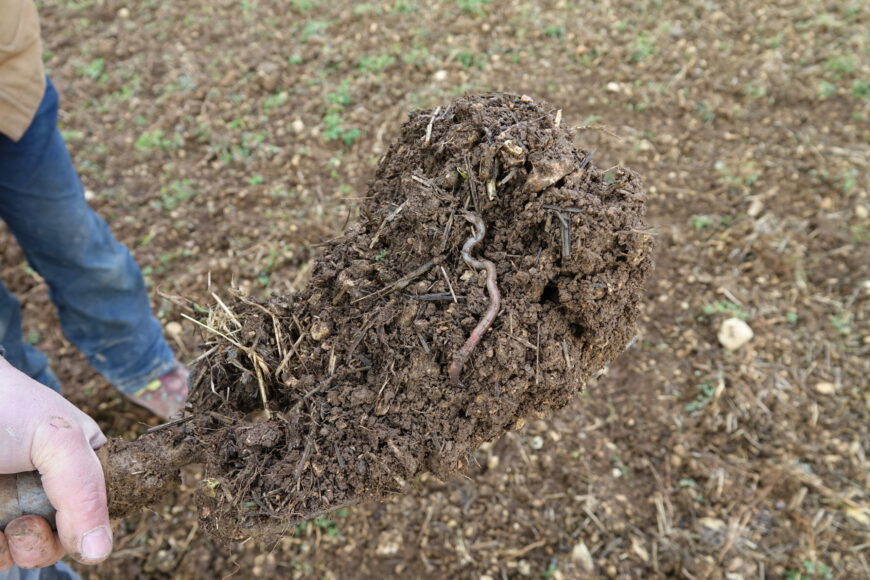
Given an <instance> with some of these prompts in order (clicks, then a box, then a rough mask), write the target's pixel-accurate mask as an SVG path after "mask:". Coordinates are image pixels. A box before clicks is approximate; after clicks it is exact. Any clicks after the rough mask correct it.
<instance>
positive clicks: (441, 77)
mask: <svg viewBox="0 0 870 580" xmlns="http://www.w3.org/2000/svg"><path fill="white" fill-rule="evenodd" d="M432 78H433V79H434V80H436V81H438V82H439V83H440V82H442V81H446V80H447V71H446V70H439V71H435V74H434V75H432Z"/></svg>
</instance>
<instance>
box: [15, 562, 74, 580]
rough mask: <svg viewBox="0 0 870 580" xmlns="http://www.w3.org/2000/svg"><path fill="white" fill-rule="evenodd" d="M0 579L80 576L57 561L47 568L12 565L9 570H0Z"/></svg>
mask: <svg viewBox="0 0 870 580" xmlns="http://www.w3.org/2000/svg"><path fill="white" fill-rule="evenodd" d="M0 580H81V576H79V575H78V574H76V573H75V572H74V571H73V570H72V569H71V568H70V567H69V566H67V565H66V564H64V563H63V562H58V563H57V564H55V565H54V566H49V567H48V568H36V569H31V570H22V569H21V568H19V567H18V566H13V567H12V569H11V570H7V571H6V572H0Z"/></svg>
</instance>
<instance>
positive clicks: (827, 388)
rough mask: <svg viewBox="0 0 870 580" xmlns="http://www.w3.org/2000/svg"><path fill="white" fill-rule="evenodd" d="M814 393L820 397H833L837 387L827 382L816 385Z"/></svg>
mask: <svg viewBox="0 0 870 580" xmlns="http://www.w3.org/2000/svg"><path fill="white" fill-rule="evenodd" d="M816 392H817V393H819V394H822V395H833V394H834V393H836V392H837V385H835V384H834V383H830V382H828V381H822V382H820V383H816Z"/></svg>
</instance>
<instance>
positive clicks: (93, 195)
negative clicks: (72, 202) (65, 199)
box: [85, 189, 97, 201]
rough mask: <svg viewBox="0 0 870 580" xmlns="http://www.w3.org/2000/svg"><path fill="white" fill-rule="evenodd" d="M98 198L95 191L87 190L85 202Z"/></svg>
mask: <svg viewBox="0 0 870 580" xmlns="http://www.w3.org/2000/svg"><path fill="white" fill-rule="evenodd" d="M96 198H97V194H96V193H94V192H93V190H90V189H86V190H85V200H87V201H93V200H95V199H96Z"/></svg>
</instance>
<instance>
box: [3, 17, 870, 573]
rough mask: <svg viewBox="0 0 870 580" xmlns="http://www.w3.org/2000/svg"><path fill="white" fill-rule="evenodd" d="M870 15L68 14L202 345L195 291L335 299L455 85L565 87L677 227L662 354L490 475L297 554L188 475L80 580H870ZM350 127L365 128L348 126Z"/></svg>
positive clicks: (73, 45) (77, 378)
mask: <svg viewBox="0 0 870 580" xmlns="http://www.w3.org/2000/svg"><path fill="white" fill-rule="evenodd" d="M866 4H867V3H861V2H854V1H852V0H850V1H849V2H840V3H831V2H822V1H821V0H807V1H806V2H801V3H771V2H762V1H758V0H756V1H751V2H737V1H735V0H722V1H719V2H716V3H715V6H713V5H711V4H710V3H709V2H706V1H704V0H689V1H688V2H664V3H662V2H657V1H656V2H637V1H635V0H631V1H629V0H614V1H613V2H609V3H606V4H604V3H598V4H595V5H590V4H589V3H580V2H564V1H555V0H542V1H541V2H526V1H520V0H500V1H499V2H484V1H477V0H475V1H466V0H430V1H426V2H423V1H421V0H397V1H393V0H384V1H374V2H365V3H363V2H344V1H340V0H338V1H333V2H326V1H324V0H300V1H298V2H297V1H296V0H293V2H289V3H288V2H286V1H284V2H279V1H276V0H256V1H246V2H242V3H239V2H214V1H213V0H188V1H187V2H184V3H171V2H159V3H153V2H144V3H138V4H136V9H135V10H134V9H133V7H132V5H130V4H129V3H124V2H121V1H119V0H104V1H103V0H101V1H100V2H92V1H90V0H80V1H74V2H51V3H42V4H41V5H40V12H41V15H42V25H43V33H44V39H45V48H46V52H45V55H46V59H47V64H48V67H49V70H50V74H51V75H52V78H53V80H54V82H55V84H56V85H57V86H58V89H59V91H60V93H61V97H62V105H61V127H62V130H63V131H64V134H65V136H66V138H67V142H68V144H69V147H70V150H71V152H72V155H73V157H74V160H75V164H76V166H77V168H78V170H79V172H80V173H81V175H82V179H83V181H84V184H85V187H86V188H87V189H88V190H89V191H90V192H92V195H90V196H89V197H90V198H91V204H92V205H93V207H94V208H95V209H96V210H97V211H98V212H99V213H100V215H102V216H103V217H104V218H106V220H107V221H108V222H109V224H110V225H111V227H112V230H113V232H114V233H115V235H116V237H117V238H118V239H119V240H120V241H121V242H123V243H124V244H126V245H127V246H128V247H129V248H130V250H131V251H132V252H133V254H134V255H135V256H136V259H137V261H138V262H139V263H140V264H141V265H142V267H143V269H144V271H145V276H146V280H147V282H148V284H149V286H150V289H151V297H152V300H153V305H154V311H155V314H156V315H157V316H158V317H159V319H160V320H161V321H162V322H163V324H164V325H165V328H166V331H167V337H168V338H169V340H170V344H172V346H173V347H174V348H175V349H176V352H177V353H178V355H179V357H180V358H181V360H183V361H185V362H190V361H191V360H192V359H194V358H195V357H197V356H198V355H199V354H200V352H201V351H200V349H199V347H198V344H199V343H201V342H202V336H203V335H202V334H200V333H198V332H196V325H194V323H192V322H190V321H188V320H186V319H184V318H182V317H181V314H182V313H185V314H188V315H191V316H194V317H197V316H201V315H202V314H201V313H200V312H199V310H198V309H197V306H196V304H198V305H200V306H203V305H207V304H209V303H212V302H213V301H214V298H213V297H212V292H215V293H217V294H219V295H220V296H222V297H224V299H225V300H226V294H227V291H226V288H228V287H229V286H230V285H231V283H232V284H233V285H235V286H237V287H238V288H239V289H240V290H241V292H243V293H244V294H246V295H252V296H268V292H270V291H273V292H281V293H284V294H289V293H292V292H294V291H297V290H300V289H302V288H304V287H305V284H306V283H307V280H308V278H309V277H310V271H311V269H310V266H311V264H312V262H311V260H312V259H313V257H314V256H316V255H318V254H319V253H320V252H321V251H322V250H323V246H322V245H321V244H322V242H323V241H324V240H325V239H328V238H331V237H334V236H337V235H340V234H341V233H342V231H343V229H344V228H345V227H346V222H347V221H348V217H347V216H348V213H350V216H351V217H350V221H354V220H355V219H356V211H357V209H358V204H359V203H360V196H363V195H364V193H365V191H366V184H367V183H368V182H369V181H370V179H371V177H372V176H373V174H374V171H375V167H376V165H377V162H378V160H379V158H380V157H381V156H383V154H384V153H385V152H386V149H387V145H388V144H389V143H390V142H392V140H393V139H394V138H395V136H396V135H397V134H398V131H399V128H400V126H401V123H402V121H403V120H404V119H405V117H406V114H407V111H410V110H414V109H418V108H427V107H428V108H434V107H435V106H436V105H438V104H443V103H446V102H448V101H449V100H450V99H451V98H452V97H454V96H456V95H460V94H464V93H467V92H481V91H487V90H506V91H513V92H521V93H527V94H530V95H534V96H535V97H536V98H537V97H540V98H543V99H546V100H548V101H549V102H551V103H557V104H558V106H559V107H562V108H563V115H564V117H565V118H566V119H571V120H572V121H574V122H578V121H579V122H580V123H581V124H582V125H584V126H586V127H587V128H586V129H584V130H582V131H581V130H578V138H579V139H580V141H578V142H579V143H582V145H583V147H584V148H587V147H588V148H597V152H596V153H595V157H594V159H595V160H596V161H597V162H598V164H599V166H600V167H602V168H607V167H611V166H613V165H617V164H626V165H629V166H631V167H632V168H633V169H635V170H636V171H638V172H639V173H640V174H642V175H643V181H644V189H645V190H646V193H647V195H648V199H649V201H648V213H647V217H646V221H647V223H649V224H651V225H654V226H655V230H656V232H657V235H656V238H655V241H656V251H655V263H656V268H655V273H654V275H653V277H652V278H651V280H650V282H649V283H648V285H647V287H648V290H647V295H646V296H645V299H644V300H643V301H642V302H641V303H640V305H639V307H640V310H641V316H640V319H639V322H638V330H639V334H640V335H641V339H640V340H639V341H637V343H636V344H635V346H634V347H632V348H631V349H629V350H628V351H627V352H626V353H624V354H623V355H622V356H621V357H619V359H618V360H617V361H616V362H615V363H614V364H612V365H611V366H610V367H609V368H608V371H607V372H606V373H605V374H604V375H602V376H601V377H599V378H598V379H596V380H593V381H590V382H589V383H588V384H587V387H586V390H585V391H584V393H583V394H582V395H581V396H579V397H575V398H574V400H573V402H571V403H570V404H569V405H567V406H566V407H565V408H564V409H562V410H560V411H556V412H554V413H552V414H551V415H550V416H548V417H545V418H542V419H534V420H529V421H528V422H527V423H526V425H525V426H524V427H523V428H522V429H520V430H518V431H511V432H508V433H506V434H505V436H503V437H501V438H499V439H498V440H497V441H496V442H495V443H493V444H492V445H490V444H489V443H487V444H484V445H483V446H482V447H481V449H480V450H478V451H477V452H476V453H475V454H474V457H473V462H472V464H471V465H469V466H468V468H467V469H465V470H464V471H463V472H462V476H460V477H454V478H451V479H449V480H443V481H442V480H439V479H436V478H434V477H428V476H421V477H419V478H416V479H415V480H414V481H412V482H410V487H411V489H410V490H409V491H408V492H407V493H402V494H399V495H391V496H389V497H387V498H386V499H385V500H383V501H371V502H362V503H360V504H358V505H356V506H353V507H351V508H348V509H347V510H337V511H336V512H333V513H332V514H330V515H328V516H326V517H323V518H317V519H315V520H312V521H309V522H305V523H303V524H300V525H299V526H296V527H293V528H290V529H289V530H288V532H287V534H286V535H285V536H284V537H283V538H282V539H281V540H280V541H279V542H273V541H270V542H257V541H245V542H236V543H231V544H227V543H225V542H222V541H218V540H215V539H214V538H213V537H212V536H210V535H209V534H205V533H203V532H202V530H201V525H200V520H199V518H198V516H197V510H196V509H195V508H194V507H193V506H194V503H195V496H196V494H197V493H200V491H199V490H201V489H202V486H203V484H202V483H201V476H202V475H203V474H202V468H200V467H194V468H188V469H184V470H182V475H183V478H182V484H181V486H180V487H179V488H178V489H177V490H176V491H174V492H171V493H170V494H169V495H168V496H167V497H166V499H165V500H164V502H162V503H161V504H159V505H153V507H152V508H151V509H148V510H142V511H138V512H136V513H135V514H134V515H132V516H130V517H127V518H124V519H123V520H122V521H119V522H118V523H117V525H116V526H115V538H116V551H115V553H113V555H112V557H111V558H110V559H109V560H108V561H106V562H104V563H103V564H101V565H100V566H98V567H86V566H77V568H76V569H77V571H78V572H79V573H80V574H81V575H82V576H83V577H84V578H88V579H89V580H98V579H99V580H101V579H103V578H154V579H163V580H170V579H173V580H174V579H184V580H192V579H208V580H212V579H214V578H232V579H233V580H247V579H255V578H294V579H308V578H317V579H319V580H321V579H330V580H338V579H344V578H354V579H356V578H359V579H376V580H384V579H387V578H403V579H404V578H421V579H423V578H425V579H432V580H435V579H442V578H444V579H451V580H452V579H457V578H458V579H463V580H464V579H468V580H489V579H492V580H501V579H506V578H509V579H530V578H540V579H550V580H573V579H575V578H619V579H634V578H684V579H687V580H688V579H692V578H699V579H700V578H707V579H708V580H726V579H727V578H730V579H732V580H736V579H738V578H740V577H743V578H746V579H749V578H760V577H764V578H769V579H783V578H798V577H801V578H813V579H817V580H821V579H823V578H830V577H834V578H844V579H845V578H849V579H851V578H864V577H867V576H868V575H870V572H868V570H870V566H868V557H867V548H866V539H865V538H866V537H867V532H868V523H867V517H868V516H870V511H868V505H870V503H868V502H870V498H868V494H867V491H866V490H867V489H868V485H867V475H866V474H867V470H866V450H867V449H868V445H870V444H868V438H867V429H866V428H863V427H864V426H865V425H867V424H868V423H870V397H868V395H867V389H866V388H864V385H866V383H867V381H866V377H867V376H868V374H870V366H868V365H870V363H868V361H870V356H868V352H870V350H868V349H870V342H868V338H867V335H868V320H870V317H868V313H870V309H868V301H870V283H868V282H867V280H870V264H868V262H867V259H866V257H865V256H866V255H867V253H868V243H870V237H868V232H870V218H868V213H870V211H868V208H870V187H868V184H870V181H868V176H870V155H868V148H867V143H870V123H868V119H870V99H868V94H867V93H866V86H867V80H868V78H870V60H868V59H866V58H863V59H862V58H860V55H863V54H866V52H867V50H868V40H870V37H868V35H867V34H866V23H867V21H868V6H867V5H866ZM363 59H365V61H364V60H363ZM372 63H374V64H375V65H376V66H374V67H373V66H371V64H372ZM328 114H331V115H332V116H331V117H329V119H331V120H332V121H333V122H334V121H340V125H341V128H343V129H344V130H346V131H352V130H358V131H359V133H358V135H357V137H356V139H355V140H352V139H350V138H348V139H346V140H345V139H343V138H336V132H335V131H331V125H329V124H328V123H327V115H328ZM336 115H337V116H336ZM328 131H331V132H328ZM161 132H162V133H161ZM161 134H162V137H161V138H160V139H157V138H156V137H157V136H158V135H161ZM351 140H352V141H353V142H352V143H351V144H349V141H351ZM462 227H463V228H468V226H467V225H465V224H464V223H463V224H462ZM0 229H2V226H0ZM467 231H468V230H466V232H467ZM489 241H490V237H489V236H487V237H486V239H485V240H484V242H483V243H482V244H481V245H480V246H479V247H477V248H475V251H474V252H473V253H474V255H475V256H477V257H482V256H486V255H488V254H487V251H488V249H487V247H488V244H489ZM480 250H483V253H481V251H480ZM385 258H386V257H385ZM466 270H467V269H466ZM0 279H2V282H3V284H4V285H5V286H6V287H7V288H8V289H9V290H10V291H11V292H13V293H14V294H15V295H16V296H18V297H19V298H20V300H21V303H22V306H23V309H24V317H23V318H24V323H25V325H26V336H27V338H28V340H30V341H31V342H33V343H34V344H37V345H38V346H39V348H40V349H42V350H43V351H45V352H46V353H47V354H48V355H49V356H50V357H51V359H52V364H53V366H54V369H55V371H56V372H57V374H58V376H59V377H60V378H61V380H62V382H63V384H64V388H65V390H64V392H65V394H66V396H68V397H69V398H70V399H71V400H72V401H73V402H74V403H75V404H76V405H78V406H79V407H81V408H82V409H83V410H84V411H85V412H87V413H89V414H90V415H92V416H93V417H94V418H95V419H96V420H97V421H98V422H99V424H100V426H101V427H102V428H103V430H104V432H105V433H106V434H107V435H110V436H114V437H124V438H127V439H134V438H136V437H138V436H140V435H141V433H142V432H143V431H144V430H145V429H146V428H147V427H149V426H151V425H154V424H156V419H154V418H153V417H150V416H149V415H148V414H147V413H146V412H145V411H142V410H140V409H138V408H137V407H135V406H134V405H132V404H130V403H129V402H127V401H126V400H125V399H124V398H123V397H121V396H120V395H118V393H117V392H116V391H114V390H113V389H112V388H111V386H110V385H109V384H108V383H106V381H105V380H104V379H102V378H101V377H100V376H99V375H97V374H96V373H95V372H94V371H93V369H92V368H91V367H89V366H88V364H87V361H86V360H85V358H84V357H83V356H82V355H80V354H79V353H78V351H77V350H76V349H75V347H74V346H72V345H71V344H70V343H69V342H68V341H66V340H65V339H64V337H63V336H62V334H61V332H60V328H59V325H58V323H57V320H56V318H55V317H54V315H53V312H54V309H53V308H52V306H51V303H50V300H49V295H48V289H47V287H46V285H45V283H44V282H43V281H42V280H41V279H40V278H39V277H38V276H36V275H35V274H33V272H32V271H31V270H29V269H27V268H26V266H25V262H24V258H23V257H22V256H21V253H20V252H19V251H18V248H17V245H16V244H15V241H14V240H13V239H12V237H11V236H9V235H8V233H5V232H3V233H0ZM459 293H460V294H461V293H462V292H461V291H460V292H459ZM180 297H185V298H186V299H182V298H180ZM194 302H195V303H196V304H194ZM732 316H738V317H741V318H744V319H745V320H746V321H747V323H748V324H749V325H750V326H751V328H752V329H753V331H754V332H755V337H754V338H753V340H752V341H750V343H748V344H747V345H745V346H744V347H743V348H741V349H740V350H738V351H736V352H729V351H726V350H724V349H723V348H722V347H721V346H720V344H719V343H718V341H717V332H718V330H719V327H720V325H721V323H722V321H723V320H725V319H726V318H729V317H732ZM501 321H502V318H501V317H499V319H498V320H497V321H496V327H498V324H500V323H501ZM467 330H468V328H467V327H466V328H463V331H467ZM494 336H497V333H496V334H493V335H487V336H486V337H485V338H484V341H483V343H484V345H486V343H487V341H488V340H489V339H491V338H493V337H494ZM531 342H532V343H533V342H534V341H533V340H532V341H531ZM481 352H482V351H481ZM479 354H480V353H477V352H475V354H474V355H473V356H472V357H471V361H470V363H469V365H468V366H467V367H466V368H465V369H464V372H463V379H464V380H467V379H468V378H469V375H468V373H469V372H470V373H472V374H473V373H474V369H475V365H476V364H478V361H477V360H476V358H477V357H478V356H479ZM441 370H442V372H443V370H444V369H441ZM471 378H473V376H471ZM832 386H833V389H832V388H831V387H832ZM378 389H380V385H378ZM714 389H715V391H714ZM146 423H147V425H146ZM771 482H775V483H777V485H775V486H773V487H771Z"/></svg>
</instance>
